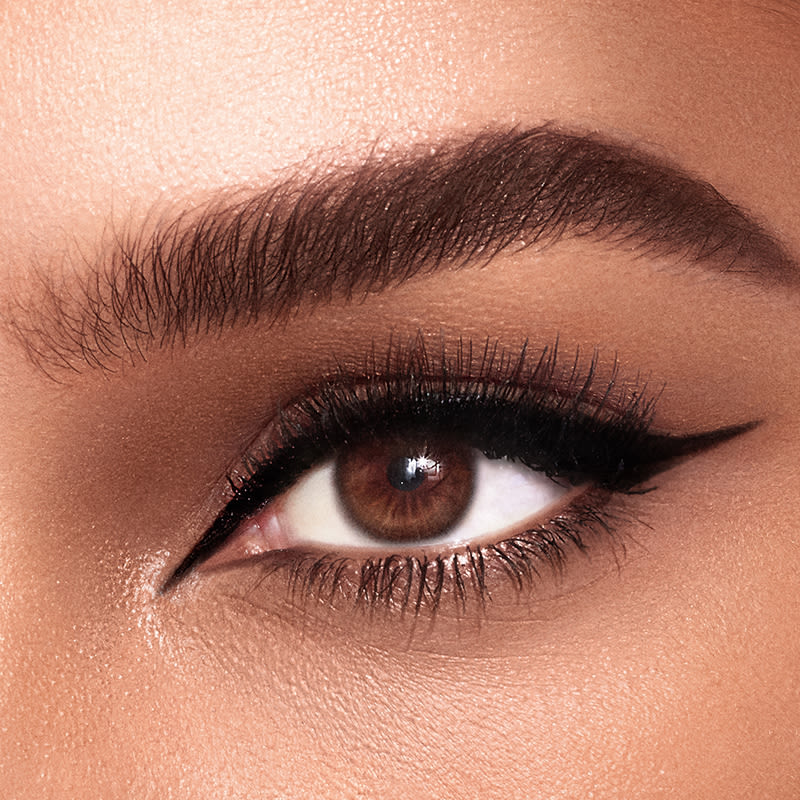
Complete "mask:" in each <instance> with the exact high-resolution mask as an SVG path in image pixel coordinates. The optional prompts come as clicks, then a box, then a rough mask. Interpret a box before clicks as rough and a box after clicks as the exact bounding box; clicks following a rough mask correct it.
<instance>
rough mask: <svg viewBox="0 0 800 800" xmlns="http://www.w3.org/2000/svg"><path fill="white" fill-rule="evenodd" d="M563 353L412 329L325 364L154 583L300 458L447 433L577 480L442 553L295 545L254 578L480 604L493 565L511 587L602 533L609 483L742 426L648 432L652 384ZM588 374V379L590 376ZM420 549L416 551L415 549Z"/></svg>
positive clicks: (487, 594)
mask: <svg viewBox="0 0 800 800" xmlns="http://www.w3.org/2000/svg"><path fill="white" fill-rule="evenodd" d="M598 368H599V358H598V354H597V353H595V354H594V356H593V357H592V358H591V359H590V361H589V363H588V366H587V365H584V366H582V364H581V356H580V353H579V352H578V353H576V355H575V357H574V358H573V359H571V360H570V361H569V362H568V363H567V365H566V366H564V367H562V366H561V358H560V357H559V351H558V342H557V341H556V343H555V344H554V345H553V346H551V347H545V348H544V349H543V350H541V351H540V354H539V356H538V358H531V356H530V348H529V346H528V344H527V343H525V344H524V345H523V346H522V347H521V349H520V350H519V351H518V353H517V354H516V355H509V354H508V353H507V352H505V351H504V350H502V349H501V348H500V346H499V344H498V343H497V342H493V341H491V340H488V339H487V340H486V341H485V342H484V343H483V345H482V346H481V347H480V348H479V349H478V348H475V347H473V343H472V342H471V341H467V342H464V341H459V342H458V344H457V346H456V348H455V353H454V354H453V355H448V354H447V347H446V346H445V343H444V342H442V345H441V350H440V351H439V352H437V353H436V354H435V355H432V354H431V353H430V352H429V349H428V347H427V346H426V344H425V342H424V340H423V338H422V336H418V337H417V338H416V339H415V340H413V341H412V342H410V343H409V344H408V345H406V346H402V347H401V346H398V345H397V344H396V342H393V341H391V340H390V342H389V346H388V349H387V354H386V357H385V359H384V360H379V359H378V357H377V355H376V350H375V347H374V346H373V348H372V351H371V352H370V354H369V356H368V357H367V358H366V359H365V361H364V364H363V366H362V368H361V369H360V370H358V371H356V372H353V371H350V370H348V369H345V368H343V367H341V366H340V367H337V368H336V369H335V370H333V371H332V373H331V374H330V375H329V377H328V378H326V379H325V380H324V381H322V382H321V383H320V384H318V385H317V386H315V387H313V388H312V389H310V390H309V391H308V392H307V393H306V394H305V395H304V396H303V397H302V398H301V399H299V400H298V401H296V402H294V403H292V404H290V405H289V406H287V407H285V408H282V409H279V410H278V412H277V414H276V415H275V418H274V420H273V422H272V423H271V424H270V425H268V426H267V428H266V430H265V431H264V433H263V434H262V435H261V436H260V437H259V440H258V443H257V444H256V445H254V446H253V447H251V448H250V449H249V452H248V454H247V455H246V456H245V457H244V458H243V459H242V462H241V464H240V465H239V466H238V467H237V468H235V469H234V470H233V471H232V472H231V473H230V474H229V476H228V478H227V482H228V485H229V495H230V499H229V502H228V503H227V505H226V506H225V508H224V509H223V510H222V511H221V512H220V514H219V515H218V516H217V518H216V519H215V521H214V523H213V524H212V525H211V527H210V528H209V529H208V531H207V532H206V533H205V535H204V536H203V537H202V538H201V540H200V541H199V542H198V544H197V546H196V547H195V548H194V549H193V550H192V552H191V553H190V554H189V555H188V556H187V557H186V558H185V559H184V561H183V562H181V564H180V565H179V566H178V568H177V569H176V570H175V571H174V572H173V574H172V575H171V576H170V578H169V579H168V580H167V581H166V583H165V584H164V586H163V587H162V591H168V590H169V589H171V588H172V587H173V586H175V585H176V584H177V583H178V582H179V581H180V580H182V579H183V578H184V577H185V576H186V575H187V574H188V573H190V572H191V571H192V570H193V569H194V568H195V567H197V566H200V565H201V564H202V563H203V562H204V561H206V560H207V559H208V558H210V557H211V556H212V555H213V554H214V553H216V552H217V551H218V550H219V549H220V548H221V547H222V546H223V545H224V544H225V542H226V541H227V540H228V538H229V537H230V536H231V535H232V534H233V533H234V532H235V530H236V529H237V528H238V527H239V525H240V524H241V523H242V522H243V521H244V520H245V519H247V518H248V517H249V516H251V515H252V514H254V513H256V512H257V511H258V510H259V509H261V508H263V507H264V506H266V505H267V504H268V503H269V502H271V501H272V500H274V499H275V498H277V497H278V496H280V495H281V494H282V493H283V492H284V491H286V490H287V489H289V488H290V487H291V486H292V485H293V484H294V483H295V482H296V481H297V480H298V479H299V478H300V477H301V476H302V475H303V474H304V473H306V472H307V471H308V470H309V469H311V468H312V467H314V466H315V465H317V464H318V463H321V462H322V461H324V460H326V459H329V458H331V457H332V456H333V455H334V454H335V453H336V452H337V451H339V450H340V449H342V448H345V447H350V446H352V445H353V444H354V443H356V442H358V441H363V440H364V439H367V438H376V439H380V438H381V437H386V436H389V435H392V436H396V435H397V434H398V431H399V432H400V433H402V434H411V433H419V432H421V431H425V432H431V431H433V432H447V434H448V435H449V436H451V435H452V436H456V437H458V439H459V441H461V442H464V443H465V444H468V445H469V446H472V447H475V448H476V449H478V450H480V451H481V452H483V454H484V455H485V456H487V457H489V458H490V459H491V458H503V457H505V458H510V459H511V460H513V461H516V462H518V463H520V464H523V465H524V466H526V467H529V468H531V469H533V470H535V471H538V472H543V473H545V474H546V475H547V476H549V477H551V478H552V479H554V480H557V481H565V482H567V483H569V484H571V485H573V486H577V485H582V484H587V485H589V488H588V489H586V490H584V491H583V492H582V493H581V494H580V496H579V497H577V498H576V499H574V500H573V502H572V503H571V504H569V505H568V506H567V507H566V508H565V509H563V510H562V511H560V512H559V513H558V514H557V515H555V516H554V517H553V518H551V519H550V520H549V521H547V522H546V523H545V524H542V525H538V526H536V527H534V528H531V529H528V530H526V531H524V532H522V533H517V534H515V535H514V536H511V537H508V538H506V539H504V540H503V541H500V542H489V543H484V544H479V545H475V546H473V545H472V544H470V545H461V546H459V547H457V548H456V549H454V550H452V551H451V552H449V553H446V554H444V553H435V554H433V555H432V556H430V555H429V553H427V552H421V553H420V552H418V553H411V552H404V553H393V554H392V553H390V554H388V555H385V556H344V555H337V554H332V553H323V554H319V553H313V552H308V551H307V550H305V551H304V550H302V549H288V550H276V551H271V552H268V553H265V554H262V555H261V556H259V557H258V558H257V559H256V560H257V561H258V563H259V564H260V566H261V568H262V571H263V574H264V577H266V576H268V575H270V574H273V573H275V572H277V571H280V570H284V569H285V570H288V580H287V584H288V587H289V591H290V593H291V596H292V599H293V600H294V601H297V599H298V598H299V599H301V600H303V599H305V598H308V597H319V598H324V599H326V600H327V601H328V602H333V601H335V600H336V598H337V597H344V598H347V599H350V600H352V601H353V603H354V604H355V605H356V606H369V607H374V606H376V605H384V606H386V607H389V608H393V609H398V610H400V611H406V610H407V609H411V610H413V612H414V613H419V612H420V611H421V609H422V608H430V609H431V610H434V611H435V610H436V609H438V608H439V606H440V604H441V602H442V600H443V598H444V597H445V596H451V597H452V598H453V599H454V602H455V604H456V606H457V607H458V608H459V609H460V610H462V611H464V610H466V607H467V604H468V602H469V601H470V599H471V598H472V597H473V594H471V591H472V590H474V598H475V599H477V600H478V602H479V604H480V605H481V606H485V604H486V602H487V600H488V599H490V598H491V595H492V587H491V586H490V584H491V583H492V579H493V576H494V575H495V574H497V575H500V576H503V577H504V578H505V579H507V580H509V581H510V582H511V583H512V585H513V586H514V587H515V588H516V589H517V590H518V591H523V590H526V589H529V588H530V587H532V586H533V585H534V583H535V580H536V578H537V577H538V575H539V573H540V570H541V568H542V567H549V568H550V569H552V570H553V571H555V572H557V573H560V572H561V571H562V570H563V568H564V566H565V564H566V561H567V559H568V557H569V555H570V553H571V552H572V551H577V552H583V551H585V550H586V549H587V541H588V540H589V538H590V537H592V536H597V535H602V536H605V537H606V538H610V540H611V541H612V542H613V543H616V541H617V537H616V526H617V524H618V522H619V516H620V513H621V512H620V509H619V507H618V506H619V504H616V505H617V508H616V509H615V510H612V508H611V504H610V500H611V499H612V498H613V497H614V496H615V495H618V494H643V493H645V492H647V491H651V490H652V489H653V488H654V487H649V488H637V487H642V484H643V483H644V482H646V481H647V480H648V479H649V478H651V477H653V476H655V475H656V474H658V473H659V472H661V471H663V470H665V469H667V468H668V466H669V465H670V464H671V463H673V462H674V461H675V460H676V459H678V458H680V457H683V456H687V455H691V454H693V453H697V452H700V451H702V450H704V449H706V448H709V447H711V446H712V445H714V444H716V443H718V442H721V441H724V440H725V439H728V438H731V437H732V436H734V435H736V434H738V433H741V432H743V431H745V430H747V429H749V428H750V427H752V425H750V424H748V425H741V426H733V427H726V428H721V429H718V430H716V431H710V432H708V433H701V434H696V435H689V436H682V437H679V436H673V435H669V434H659V433H652V432H651V431H650V429H651V427H652V421H653V415H654V410H655V403H656V400H657V398H658V394H656V395H655V396H648V395H647V393H646V386H643V385H638V382H637V383H634V384H633V385H631V384H628V385H625V384H624V383H621V382H620V381H619V376H618V369H617V362H616V359H615V360H614V362H613V364H612V366H611V369H610V372H609V373H607V377H606V378H605V379H600V378H598V371H599V369H598ZM598 384H599V385H598ZM420 549H422V548H418V550H420Z"/></svg>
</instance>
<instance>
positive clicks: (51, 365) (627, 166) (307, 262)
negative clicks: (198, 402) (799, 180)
mask: <svg viewBox="0 0 800 800" xmlns="http://www.w3.org/2000/svg"><path fill="white" fill-rule="evenodd" d="M145 227H146V226H145ZM576 237H579V238H580V237H582V238H587V239H591V240H594V241H598V242H608V243H611V244H612V245H616V246H622V247H626V248H629V249H631V250H633V251H635V252H636V253H641V254H644V255H651V256H668V257H672V258H674V259H676V260H678V261H682V262H686V263H692V264H700V265H703V266H704V267H708V268H711V269H714V270H717V271H719V272H722V273H735V274H737V275H739V276H742V277H744V278H746V279H750V280H753V281H755V282H759V283H767V284H774V283H791V282H794V281H795V280H796V279H797V277H798V270H797V267H796V265H795V264H794V262H793V261H792V260H791V258H790V257H789V256H788V255H787V252H786V251H785V250H784V248H783V246H782V245H781V244H780V243H779V241H778V240H777V239H776V238H774V237H773V236H772V235H770V234H769V233H768V232H767V231H766V230H765V228H763V227H761V226H760V225H758V224H757V223H756V222H755V221H754V220H752V219H751V218H750V217H749V216H748V215H747V214H746V213H745V212H744V211H742V210H741V209H739V208H738V207H737V206H735V205H734V204H732V203H731V202H730V201H728V200H727V199H726V198H725V197H723V196H722V195H721V194H720V193H719V192H718V191H717V190H716V189H714V188H713V187H712V186H711V185H710V184H708V183H706V182H704V181H702V180H698V179H696V178H694V177H692V176H690V175H688V174H687V173H685V172H684V171H682V170H681V169H679V168H677V167H675V166H673V165H671V164H668V163H665V162H664V161H662V160H660V159H658V158H656V157H654V156H652V155H649V154H646V153H643V152H641V151H639V150H637V149H636V148H634V147H632V146H629V145H626V144H621V143H619V142H616V141H612V140H609V139H606V138H603V137H601V136H599V135H596V134H576V133H570V132H566V131H563V130H560V129H557V128H555V127H553V126H550V125H546V126H542V127H537V128H533V129H527V130H519V129H510V130H491V131H487V132H483V133H480V134H478V135H477V136H475V137H472V138H464V139H459V138H457V137H453V138H447V139H444V140H442V141H436V142H433V143H427V144H424V145H417V146H414V147H411V148H408V149H404V150H401V151H397V150H394V151H389V152H388V153H386V154H384V155H377V154H373V155H371V156H370V157H368V158H366V159H365V160H364V161H363V162H362V163H360V164H358V165H356V166H354V167H346V168H345V167H339V168H335V169H332V170H329V171H324V170H321V171H319V172H317V173H315V172H313V171H312V172H311V174H306V175H301V174H299V173H298V174H297V175H294V176H292V177H289V178H286V179H283V180H281V181H278V182H276V183H274V184H273V185H271V186H269V187H268V188H265V189H263V190H260V191H255V192H252V191H251V192H249V193H247V195H243V194H242V193H237V192H234V191H231V190H224V191H222V192H221V193H219V194H218V196H217V197H215V198H214V199H212V200H211V201H209V202H207V203H206V204H204V205H203V206H201V207H199V208H198V209H196V210H193V211H184V212H182V213H179V214H178V215H177V216H172V217H170V218H165V219H162V220H160V221H158V222H157V223H156V224H155V225H154V227H153V228H152V230H145V228H144V227H143V228H140V229H138V230H132V231H128V232H126V233H124V234H115V235H114V239H113V242H112V244H111V246H110V249H108V248H107V249H106V251H104V252H101V253H100V254H99V256H98V257H97V259H96V261H95V262H89V265H88V271H87V273H86V274H84V275H83V276H82V277H81V279H80V281H79V282H78V284H77V285H67V286H63V285H62V286H59V285H57V284H56V283H55V280H54V278H53V277H52V276H50V275H42V276H41V281H42V292H41V296H40V297H37V298H36V302H35V303H28V304H24V303H22V302H20V303H18V306H17V309H16V311H17V312H19V311H20V309H23V308H24V311H25V313H22V314H21V313H7V314H6V315H5V316H6V318H5V323H6V326H7V327H9V328H10V329H11V330H12V332H13V333H14V334H15V335H16V337H17V338H18V339H19V340H20V341H21V342H22V343H23V345H24V347H25V348H26V350H27V352H28V354H29V356H30V357H31V359H32V360H33V361H34V362H35V363H37V364H38V365H39V366H40V367H42V368H43V369H44V370H45V371H46V372H48V374H50V375H51V376H52V375H53V373H54V371H56V370H58V369H59V368H67V369H71V370H74V371H78V372H80V371H82V369H84V368H87V367H99V368H103V369H110V368H113V365H114V363H115V362H117V361H119V360H120V359H122V358H126V357H127V358H131V359H133V360H134V361H135V360H136V358H137V357H138V358H141V359H146V353H147V350H148V348H151V347H154V346H155V347H165V346H171V345H174V344H180V343H185V342H187V341H188V340H189V339H190V338H191V337H192V336H196V335H203V334H207V333H211V332H213V331H219V330H222V329H224V328H226V327H229V326H234V325H239V324H247V323H253V322H255V321H257V320H267V321H268V322H270V323H273V322H275V321H277V320H278V319H280V318H282V317H285V316H287V315H290V314H291V313H292V312H293V311H296V310H297V309H298V308H299V307H300V304H301V302H311V303H325V302H330V301H331V300H332V299H334V298H341V299H343V300H352V299H355V298H358V297H363V296H365V295H367V294H369V293H372V292H380V291H383V290H385V289H386V288H387V287H389V286H392V285H396V284H398V283H401V282H403V281H406V280H408V279H409V278H411V277H413V276H415V275H418V274H424V273H427V272H432V271H435V270H437V269H440V268H442V267H449V268H459V267H463V266H465V265H468V264H486V263H488V262H489V261H491V259H492V258H494V257H495V256H496V255H497V254H499V253H501V252H503V251H506V250H512V251H514V250H521V249H524V248H528V247H534V246H536V247H542V248H543V247H546V246H549V245H552V244H553V243H555V242H557V241H559V240H562V239H566V238H576ZM73 277H74V276H73Z"/></svg>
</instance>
